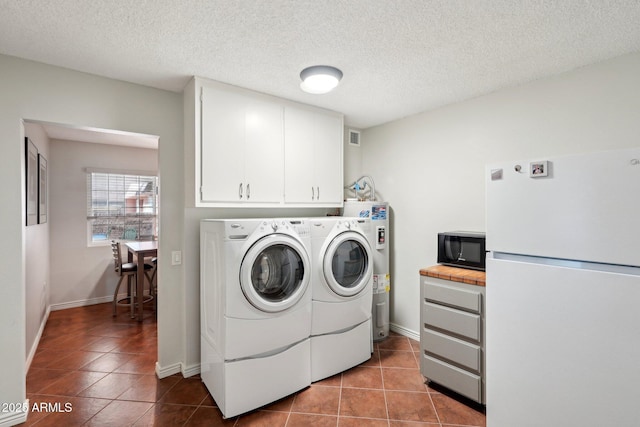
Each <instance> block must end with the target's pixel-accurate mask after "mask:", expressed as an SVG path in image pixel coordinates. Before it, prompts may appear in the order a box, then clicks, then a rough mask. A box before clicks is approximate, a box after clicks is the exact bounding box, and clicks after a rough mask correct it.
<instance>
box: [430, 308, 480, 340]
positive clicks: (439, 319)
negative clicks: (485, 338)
mask: <svg viewBox="0 0 640 427" xmlns="http://www.w3.org/2000/svg"><path fill="white" fill-rule="evenodd" d="M423 310H424V312H423V316H424V323H425V324H426V325H429V326H434V327H436V328H439V329H443V330H445V331H450V332H453V333H455V334H458V335H460V336H463V337H467V338H470V339H472V340H474V341H477V342H480V339H481V337H482V335H481V330H482V322H481V320H480V315H478V314H472V313H467V312H464V311H460V310H456V309H453V308H449V307H445V306H442V305H437V304H432V303H430V302H427V303H425V304H424V307H423Z"/></svg>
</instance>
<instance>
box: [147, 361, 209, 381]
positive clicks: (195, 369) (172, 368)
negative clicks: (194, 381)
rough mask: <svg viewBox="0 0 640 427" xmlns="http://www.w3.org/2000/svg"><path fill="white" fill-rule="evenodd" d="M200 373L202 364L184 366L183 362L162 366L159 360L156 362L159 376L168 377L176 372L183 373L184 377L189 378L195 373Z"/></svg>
mask: <svg viewBox="0 0 640 427" xmlns="http://www.w3.org/2000/svg"><path fill="white" fill-rule="evenodd" d="M199 373H200V364H199V363H198V364H195V365H191V366H184V364H182V363H174V364H172V365H169V366H160V364H159V363H158V362H156V375H157V376H158V378H160V379H162V378H166V377H170V376H171V375H175V374H182V376H183V377H184V378H189V377H192V376H194V375H198V374H199Z"/></svg>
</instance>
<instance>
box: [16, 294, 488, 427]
mask: <svg viewBox="0 0 640 427" xmlns="http://www.w3.org/2000/svg"><path fill="white" fill-rule="evenodd" d="M145 314H146V316H145V320H144V321H143V322H142V323H138V322H136V321H132V320H131V319H129V317H128V313H127V312H126V310H123V309H121V312H120V314H119V315H118V316H117V317H115V318H113V317H112V316H111V305H110V304H99V305H93V306H88V307H80V308H73V309H67V310H61V311H55V312H52V313H51V314H50V316H49V320H48V322H47V325H46V327H45V330H44V332H43V336H42V338H41V340H40V344H39V346H38V350H37V352H36V354H35V356H34V359H33V362H32V363H31V367H30V369H29V372H28V374H27V398H28V399H29V401H30V405H29V406H30V407H31V408H32V407H33V405H34V404H36V405H44V406H42V407H43V408H49V410H51V409H55V411H53V412H48V411H42V412H31V413H30V414H29V417H28V419H27V422H26V423H25V424H22V425H36V426H38V427H43V426H61V425H64V426H73V425H87V426H129V425H135V426H152V425H153V426H165V425H166V426H268V427H277V426H286V427H292V426H305V427H306V426H334V427H335V426H358V427H360V426H389V427H391V426H394V427H400V426H407V427H408V426H413V427H418V426H431V427H435V426H465V427H466V426H480V427H483V426H485V416H484V414H482V413H481V412H478V411H476V410H474V409H472V408H470V407H468V406H465V405H463V404H462V403H460V402H458V401H457V400H454V399H452V398H450V397H448V396H447V395H445V394H442V393H440V392H438V391H436V390H434V389H432V388H430V387H428V386H426V385H425V384H424V382H423V378H422V376H421V375H420V371H419V368H418V366H419V365H418V360H419V357H420V353H419V345H418V343H417V342H416V341H413V340H410V339H408V338H406V337H403V336H400V335H397V334H392V335H391V336H390V337H389V338H387V339H386V340H384V341H382V342H380V343H376V344H375V346H374V347H375V351H374V354H373V357H372V358H371V360H369V361H367V362H365V363H363V364H361V365H360V366H357V367H355V368H353V369H350V370H348V371H346V372H344V373H342V374H339V375H336V376H334V377H331V378H328V379H326V380H324V381H319V382H317V383H314V384H312V385H311V386H310V387H308V388H306V389H304V390H301V391H300V392H298V393H295V394H294V395H292V396H289V397H287V398H284V399H282V400H280V401H278V402H275V403H273V404H271V405H268V406H266V407H264V408H261V409H259V410H256V411H253V412H251V413H248V414H245V415H242V416H239V417H234V418H230V419H226V420H223V419H222V417H221V414H220V411H219V410H218V408H217V407H216V404H215V402H214V400H213V399H212V398H211V396H210V394H209V393H208V392H207V389H206V388H205V386H204V384H203V383H202V381H201V380H200V378H199V376H196V377H191V378H183V377H182V376H181V375H174V376H170V377H167V378H163V379H158V378H157V377H156V375H155V362H156V359H157V326H156V321H155V317H154V316H153V313H151V312H148V313H147V312H145Z"/></svg>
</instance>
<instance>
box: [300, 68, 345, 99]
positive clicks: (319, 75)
mask: <svg viewBox="0 0 640 427" xmlns="http://www.w3.org/2000/svg"><path fill="white" fill-rule="evenodd" d="M300 78H301V79H302V83H300V89H302V90H303V91H305V92H308V93H313V94H323V93H327V92H331V91H332V90H333V89H334V88H335V87H336V86H338V83H340V79H341V78H342V71H340V70H338V69H337V68H336V67H331V66H329V65H314V66H313V67H307V68H305V69H304V70H302V72H300Z"/></svg>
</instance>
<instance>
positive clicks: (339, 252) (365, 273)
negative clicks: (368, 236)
mask: <svg viewBox="0 0 640 427" xmlns="http://www.w3.org/2000/svg"><path fill="white" fill-rule="evenodd" d="M371 274H372V266H371V250H370V249H369V244H368V242H367V241H366V240H365V239H364V237H362V236H361V235H360V234H358V233H351V232H347V233H342V234H340V235H338V236H337V237H336V238H334V239H333V241H332V242H331V244H330V245H329V246H328V247H327V251H326V253H325V258H324V275H325V279H326V281H327V283H328V284H329V287H330V288H331V289H332V290H333V291H334V292H335V293H336V294H338V295H341V296H345V297H349V296H353V295H356V294H358V293H360V292H361V291H362V290H363V289H365V288H366V287H367V285H370V283H371V282H370V281H371Z"/></svg>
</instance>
